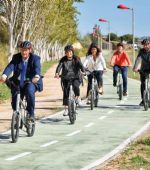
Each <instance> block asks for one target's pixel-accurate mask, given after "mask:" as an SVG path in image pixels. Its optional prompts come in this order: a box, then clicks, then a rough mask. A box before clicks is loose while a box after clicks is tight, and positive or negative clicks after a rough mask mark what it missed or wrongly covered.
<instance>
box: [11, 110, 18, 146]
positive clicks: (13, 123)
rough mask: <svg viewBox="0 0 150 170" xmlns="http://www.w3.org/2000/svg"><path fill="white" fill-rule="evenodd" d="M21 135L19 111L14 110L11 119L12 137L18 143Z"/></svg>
mask: <svg viewBox="0 0 150 170" xmlns="http://www.w3.org/2000/svg"><path fill="white" fill-rule="evenodd" d="M18 137H19V113H17V112H14V113H13V115H12V120H11V138H12V142H13V143H16V142H17V140H18Z"/></svg>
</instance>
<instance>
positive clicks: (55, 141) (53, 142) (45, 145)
mask: <svg viewBox="0 0 150 170" xmlns="http://www.w3.org/2000/svg"><path fill="white" fill-rule="evenodd" d="M55 143H58V141H57V140H54V141H51V142H48V143H45V144H43V145H41V146H40V147H42V148H45V147H47V146H49V145H53V144H55Z"/></svg>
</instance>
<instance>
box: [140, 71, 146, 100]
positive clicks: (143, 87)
mask: <svg viewBox="0 0 150 170" xmlns="http://www.w3.org/2000/svg"><path fill="white" fill-rule="evenodd" d="M140 80H141V99H142V100H143V94H144V90H145V80H146V75H145V74H142V73H140Z"/></svg>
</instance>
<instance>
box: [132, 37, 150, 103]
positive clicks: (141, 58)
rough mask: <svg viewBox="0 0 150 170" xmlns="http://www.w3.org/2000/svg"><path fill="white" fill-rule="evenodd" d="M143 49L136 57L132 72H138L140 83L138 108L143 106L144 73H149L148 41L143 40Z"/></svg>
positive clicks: (149, 53) (149, 51)
mask: <svg viewBox="0 0 150 170" xmlns="http://www.w3.org/2000/svg"><path fill="white" fill-rule="evenodd" d="M141 43H142V45H143V48H142V49H141V50H140V51H139V53H138V56H137V58H136V61H135V64H134V67H133V71H135V72H138V71H139V70H141V72H140V81H141V99H142V101H141V102H140V104H139V105H140V106H143V93H144V90H145V80H146V75H145V74H144V72H148V71H150V40H149V39H144V40H143V41H142V42H141Z"/></svg>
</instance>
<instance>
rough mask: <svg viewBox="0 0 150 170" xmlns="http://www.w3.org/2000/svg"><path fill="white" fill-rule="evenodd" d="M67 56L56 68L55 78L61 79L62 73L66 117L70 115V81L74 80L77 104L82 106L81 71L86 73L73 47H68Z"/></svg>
mask: <svg viewBox="0 0 150 170" xmlns="http://www.w3.org/2000/svg"><path fill="white" fill-rule="evenodd" d="M64 51H65V56H64V57H62V58H61V60H60V61H59V64H58V66H57V68H56V73H55V77H56V78H59V73H60V71H61V70H62V73H61V79H62V85H63V105H64V106H65V112H64V114H63V115H64V116H66V115H68V110H67V106H68V97H69V86H68V84H69V80H70V79H73V82H72V85H73V89H74V93H75V96H76V102H77V103H78V104H79V105H80V100H79V96H80V88H79V86H80V84H81V81H80V71H82V72H84V67H83V65H82V63H81V61H80V58H79V57H77V56H75V55H74V49H73V46H72V45H67V46H66V47H65V48H64Z"/></svg>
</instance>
